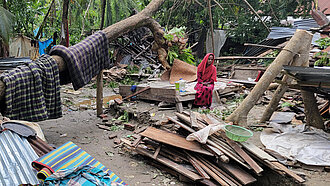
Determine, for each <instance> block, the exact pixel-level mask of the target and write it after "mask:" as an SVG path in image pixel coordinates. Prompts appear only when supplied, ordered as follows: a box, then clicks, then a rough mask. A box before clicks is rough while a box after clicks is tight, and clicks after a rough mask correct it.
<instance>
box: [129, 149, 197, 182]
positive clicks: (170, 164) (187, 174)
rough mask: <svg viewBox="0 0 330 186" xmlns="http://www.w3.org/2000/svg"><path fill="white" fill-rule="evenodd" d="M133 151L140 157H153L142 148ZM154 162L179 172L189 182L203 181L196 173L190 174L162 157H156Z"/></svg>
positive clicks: (180, 166)
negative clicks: (189, 180) (188, 179)
mask: <svg viewBox="0 0 330 186" xmlns="http://www.w3.org/2000/svg"><path fill="white" fill-rule="evenodd" d="M135 151H136V152H137V153H139V154H141V155H144V156H147V157H149V158H152V157H153V154H152V153H150V152H149V151H147V150H145V149H143V148H140V147H138V148H136V149H135ZM155 160H156V161H158V162H160V163H162V164H164V165H166V166H168V167H170V168H172V169H174V170H175V171H177V172H179V173H180V174H182V175H184V176H186V177H188V178H190V179H191V180H193V181H197V180H201V179H203V178H202V177H201V176H199V175H197V174H196V173H194V172H191V171H190V170H188V169H186V168H185V167H183V166H182V165H179V164H177V163H175V162H173V161H171V160H169V159H167V158H165V157H162V156H158V157H156V159H155Z"/></svg>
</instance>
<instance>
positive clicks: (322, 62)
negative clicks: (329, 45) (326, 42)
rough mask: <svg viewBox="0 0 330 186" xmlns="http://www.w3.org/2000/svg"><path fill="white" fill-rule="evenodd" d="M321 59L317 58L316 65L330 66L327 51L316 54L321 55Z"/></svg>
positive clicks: (316, 55)
mask: <svg viewBox="0 0 330 186" xmlns="http://www.w3.org/2000/svg"><path fill="white" fill-rule="evenodd" d="M320 56H321V58H320V59H318V60H316V61H315V63H314V66H330V59H329V55H328V53H327V52H318V53H316V54H315V57H320Z"/></svg>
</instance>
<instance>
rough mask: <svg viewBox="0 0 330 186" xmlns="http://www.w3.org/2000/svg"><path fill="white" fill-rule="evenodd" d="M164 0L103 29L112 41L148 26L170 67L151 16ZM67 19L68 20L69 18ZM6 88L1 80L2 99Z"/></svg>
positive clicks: (57, 58) (160, 31) (62, 67)
mask: <svg viewBox="0 0 330 186" xmlns="http://www.w3.org/2000/svg"><path fill="white" fill-rule="evenodd" d="M164 1H165V0H152V1H151V2H150V3H149V4H148V5H147V6H146V8H145V9H143V10H142V11H141V12H139V13H138V14H136V15H133V16H131V17H128V18H126V19H124V20H122V21H120V22H117V23H115V24H113V25H111V26H109V27H107V28H105V29H103V30H102V31H103V32H104V33H105V34H106V36H107V38H108V39H109V41H111V40H113V39H116V38H118V37H119V36H121V35H122V34H124V33H126V32H129V31H132V30H134V29H137V28H140V27H144V26H145V27H148V28H149V29H150V30H151V31H152V33H153V35H154V39H155V43H157V44H158V46H160V47H159V49H158V50H159V51H161V52H162V53H161V54H160V53H159V55H162V57H160V56H159V58H160V61H161V63H162V64H163V66H164V67H166V68H170V66H169V64H168V63H167V61H166V56H167V53H166V50H165V49H163V48H162V47H161V46H163V45H164V44H165V39H164V38H163V34H164V31H163V29H162V28H161V26H160V24H159V23H158V22H157V21H155V20H154V19H152V17H151V16H152V15H154V14H155V12H156V11H157V10H158V9H159V7H160V6H161V5H162V4H163V3H164ZM68 2H69V0H65V2H64V3H63V4H65V3H68ZM65 20H66V21H67V19H65ZM64 25H65V24H64ZM162 49H163V50H162ZM52 57H53V58H54V60H55V61H56V62H57V64H58V66H59V71H60V72H63V71H65V70H66V69H67V68H66V63H65V61H64V60H63V59H62V58H61V57H60V56H52ZM4 89H5V85H4V83H3V82H2V81H0V100H2V99H3V96H4Z"/></svg>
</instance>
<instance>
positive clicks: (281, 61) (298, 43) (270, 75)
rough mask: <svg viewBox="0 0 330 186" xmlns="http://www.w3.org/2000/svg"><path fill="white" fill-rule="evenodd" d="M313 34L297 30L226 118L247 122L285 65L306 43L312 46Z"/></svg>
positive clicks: (238, 122)
mask: <svg viewBox="0 0 330 186" xmlns="http://www.w3.org/2000/svg"><path fill="white" fill-rule="evenodd" d="M312 37H313V35H312V34H310V33H309V32H307V31H305V30H299V29H298V30H297V31H296V33H295V34H294V35H293V37H292V38H291V39H290V41H289V42H288V44H287V45H286V46H285V47H284V49H283V50H282V51H281V52H280V53H279V55H278V56H277V57H276V59H275V60H274V61H273V63H272V64H271V65H270V66H269V67H268V68H267V70H266V72H265V73H264V75H263V76H262V77H261V79H260V80H259V81H258V83H257V84H256V86H255V87H254V88H253V89H252V91H251V93H250V94H249V95H248V96H247V97H246V98H245V99H244V101H243V102H242V103H241V104H240V106H239V107H238V108H237V109H236V110H235V111H234V112H233V113H232V114H231V115H230V116H229V117H228V118H227V119H226V120H227V121H231V122H233V123H235V124H242V125H246V124H247V114H248V113H249V112H250V110H251V109H252V108H253V106H254V105H255V104H256V102H257V101H258V100H259V98H260V97H261V96H262V94H263V93H264V92H265V90H267V88H268V86H269V85H270V83H271V82H272V81H273V80H274V78H275V77H276V76H277V74H278V73H280V71H281V70H282V67H283V65H286V64H288V62H289V61H291V60H292V59H293V57H294V56H295V55H296V54H298V53H299V52H300V51H301V49H302V48H304V47H306V45H308V46H310V44H311V41H312Z"/></svg>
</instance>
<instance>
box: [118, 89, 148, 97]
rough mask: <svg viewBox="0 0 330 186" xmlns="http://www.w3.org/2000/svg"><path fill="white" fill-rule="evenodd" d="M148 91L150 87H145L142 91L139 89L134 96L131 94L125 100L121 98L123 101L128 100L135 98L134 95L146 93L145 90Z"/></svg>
mask: <svg viewBox="0 0 330 186" xmlns="http://www.w3.org/2000/svg"><path fill="white" fill-rule="evenodd" d="M149 89H150V87H145V88H143V89H141V90H139V91H137V92H135V93H134V94H131V95H129V96H126V97H125V98H123V100H126V99H129V98H131V97H133V96H136V95H138V94H140V93H142V92H144V91H146V90H149Z"/></svg>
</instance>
